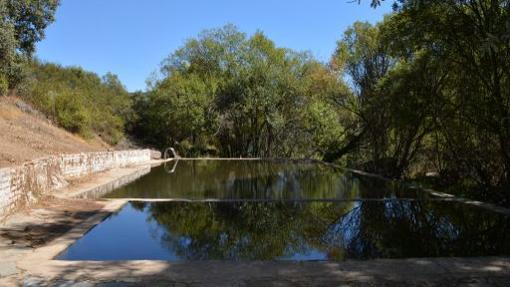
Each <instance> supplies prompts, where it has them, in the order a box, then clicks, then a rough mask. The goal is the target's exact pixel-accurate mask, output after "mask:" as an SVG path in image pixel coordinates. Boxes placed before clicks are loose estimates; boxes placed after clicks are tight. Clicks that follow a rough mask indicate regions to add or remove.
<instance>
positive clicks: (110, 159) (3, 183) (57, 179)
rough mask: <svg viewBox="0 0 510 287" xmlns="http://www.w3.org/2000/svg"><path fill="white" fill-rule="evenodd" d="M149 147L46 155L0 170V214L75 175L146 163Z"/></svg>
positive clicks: (16, 207)
mask: <svg viewBox="0 0 510 287" xmlns="http://www.w3.org/2000/svg"><path fill="white" fill-rule="evenodd" d="M150 160H151V152H150V150H148V149H147V150H126V151H105V152H93V153H80V154H65V155H59V156H50V157H46V158H41V159H37V160H33V161H30V162H27V163H25V164H23V165H21V166H17V167H13V168H3V169H0V217H3V216H5V215H8V214H10V213H12V212H15V211H17V210H19V209H21V208H23V207H25V206H27V205H28V204H30V203H32V202H34V201H35V200H37V199H38V198H39V197H40V196H42V195H44V194H45V193H48V192H51V191H53V190H56V189H59V188H61V187H64V186H66V185H67V181H66V180H68V179H73V178H79V177H82V176H86V175H89V174H92V173H96V172H101V171H105V170H109V169H113V168H119V167H126V166H130V165H137V164H143V163H148V162H150Z"/></svg>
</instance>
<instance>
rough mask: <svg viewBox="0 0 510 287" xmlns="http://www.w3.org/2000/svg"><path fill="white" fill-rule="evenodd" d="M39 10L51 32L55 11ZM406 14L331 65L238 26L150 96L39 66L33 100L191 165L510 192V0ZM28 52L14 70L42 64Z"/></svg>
mask: <svg viewBox="0 0 510 287" xmlns="http://www.w3.org/2000/svg"><path fill="white" fill-rule="evenodd" d="M7 2H8V3H11V4H10V6H9V5H7V6H6V7H10V9H11V10H13V9H14V10H16V9H15V8H16V7H17V6H15V5H14V4H12V3H16V1H7ZM21 2H22V3H29V2H30V1H28V2H24V1H21ZM36 2H39V3H46V4H47V9H46V10H45V11H49V12H48V15H49V16H48V15H46V14H44V13H43V14H42V15H46V16H47V17H46V18H44V19H46V20H47V21H51V20H52V16H51V15H52V14H51V11H52V10H51V9H52V8H54V6H53V4H54V3H55V1H49V0H46V1H43V0H40V1H36ZM379 2H380V1H377V0H374V1H371V3H372V4H373V5H374V6H377V5H378V4H379ZM394 4H395V5H394V12H393V13H392V14H391V15H388V16H387V17H386V18H385V19H384V21H382V22H381V23H378V24H375V25H371V24H369V23H360V22H357V23H354V24H353V25H352V26H351V27H350V28H349V29H347V31H345V33H344V35H343V36H340V35H339V37H340V40H339V41H338V44H337V49H336V51H335V52H334V54H333V55H332V57H331V61H329V62H328V63H322V62H320V61H317V60H316V59H314V58H313V57H312V56H311V55H310V54H308V53H300V52H295V51H292V50H289V49H285V48H281V47H277V46H276V45H275V43H274V42H272V41H271V40H270V39H268V38H267V37H266V36H265V35H264V34H263V33H262V32H257V33H255V34H253V35H246V34H244V33H242V32H240V31H238V30H237V29H236V28H235V27H234V26H231V25H227V26H225V27H222V28H219V29H213V30H207V31H204V32H203V33H201V34H200V35H198V37H196V38H194V39H191V40H189V41H187V42H186V43H185V44H184V45H183V46H182V47H181V48H180V49H178V50H177V51H175V52H174V53H172V54H171V55H170V56H169V57H168V58H167V59H165V60H164V62H163V64H162V66H161V73H160V75H159V77H156V78H154V79H151V80H150V84H149V86H148V89H147V91H146V92H138V93H135V94H132V95H129V94H127V92H126V91H125V89H124V88H123V87H122V85H121V84H120V82H119V81H118V79H117V78H116V77H115V76H113V75H107V76H105V77H104V78H103V79H101V78H99V77H97V76H96V75H93V74H91V73H87V72H84V71H82V70H80V69H79V68H62V67H58V66H55V65H52V64H41V63H37V62H32V63H33V64H32V65H31V66H32V68H33V69H32V70H31V72H28V74H29V76H28V79H30V75H31V76H32V79H34V80H35V83H34V82H32V84H30V85H29V86H30V88H28V89H26V90H28V91H29V92H28V95H29V96H30V97H31V99H32V102H33V103H35V104H36V105H37V106H38V107H39V108H41V109H42V110H43V111H44V112H45V113H46V114H48V115H49V116H50V117H54V118H55V120H56V122H57V123H59V124H60V125H62V126H63V127H65V128H67V129H69V130H71V131H74V132H80V133H85V134H86V133H87V131H93V132H96V133H100V134H102V135H103V136H104V137H105V138H107V139H108V141H109V142H112V143H114V142H116V141H117V140H118V138H119V137H121V136H122V134H123V133H129V134H131V135H134V136H136V137H137V138H138V139H139V140H140V141H142V142H144V143H146V144H148V145H152V146H154V147H157V148H161V149H162V148H165V147H167V146H174V147H176V148H177V149H178V151H179V152H180V153H181V154H182V155H184V156H202V155H211V156H227V157H239V156H242V157H295V158H299V157H310V158H317V159H322V160H327V161H334V162H337V163H340V164H343V165H346V166H351V167H356V168H361V169H364V170H367V171H371V172H376V173H379V174H383V175H386V176H389V177H393V178H417V177H420V176H422V175H425V174H426V173H427V172H434V174H436V173H437V174H438V179H437V182H436V184H439V185H442V186H461V187H463V188H464V190H468V189H470V188H478V190H480V187H482V192H478V193H479V194H483V195H487V194H488V193H489V191H490V190H491V189H492V188H502V187H509V186H510V1H508V0H499V1H492V0H465V1H460V0H398V1H394ZM27 5H29V4H27ZM0 7H1V6H0ZM2 9H4V8H2ZM7 10H9V9H7ZM7 10H5V9H4V10H1V9H0V11H3V12H1V13H6V12H5V11H7ZM23 11H30V10H23ZM9 13H10V12H9ZM340 14H341V11H339V17H341V15H340ZM13 15H16V13H14V14H13ZM38 15H39V14H38ZM12 19H21V18H19V17H18V18H16V17H14V16H13V17H12ZM38 23H45V22H44V21H43V22H38ZM2 25H3V26H0V31H3V30H2V29H5V27H7V26H8V25H7V26H6V24H5V23H4V24H2ZM39 26H40V27H39ZM39 26H37V27H36V28H38V30H37V31H38V32H40V33H42V31H43V28H44V27H45V25H39ZM43 26H44V27H43ZM13 27H35V26H30V25H28V26H26V25H25V26H23V25H20V26H16V25H14V26H13ZM39 28H40V29H39ZM7 34H8V33H7ZM7 34H6V33H3V32H2V33H0V37H6V36H5V35H7ZM14 35H19V33H18V32H17V34H16V33H15V34H14ZM31 35H34V33H32V34H31ZM35 35H38V34H37V33H36V34H35ZM39 38H40V37H39ZM39 38H37V37H35V39H34V40H38V39H39ZM13 43H14V42H13ZM18 46H19V47H18V48H17V49H15V51H14V52H13V53H11V54H12V55H14V56H13V57H11V58H9V57H10V56H9V57H7V58H8V59H15V60H16V59H18V58H23V57H22V56H27V55H29V54H30V51H31V49H25V48H23V47H29V46H27V45H26V43H25V44H22V43H21V42H20V44H19V45H18ZM13 47H16V44H13ZM2 49H4V50H5V48H4V46H2ZM4 50H2V51H0V52H1V53H2V54H1V55H2V60H4V58H5V57H6V56H4V55H11V54H8V53H7V54H6V53H5V52H4ZM32 50H33V49H32ZM27 57H28V56H27ZM6 62H8V61H3V62H2V64H1V65H3V66H2V70H1V72H0V75H2V77H0V87H1V85H2V81H3V82H4V83H7V84H8V86H9V88H11V89H12V88H15V87H16V85H15V83H18V82H21V81H19V80H18V78H17V76H18V75H21V74H22V73H17V72H13V71H17V70H16V69H17V68H18V67H19V65H17V64H16V63H19V62H17V61H13V62H12V63H11V64H10V66H9V65H6V64H5V63H6ZM5 67H8V68H5ZM28 82H30V81H28ZM499 194H505V195H508V194H510V193H508V192H505V193H499ZM507 197H508V196H507Z"/></svg>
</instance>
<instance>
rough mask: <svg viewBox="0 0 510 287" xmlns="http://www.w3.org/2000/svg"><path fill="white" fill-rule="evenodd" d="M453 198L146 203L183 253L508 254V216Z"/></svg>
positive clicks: (166, 239)
mask: <svg viewBox="0 0 510 287" xmlns="http://www.w3.org/2000/svg"><path fill="white" fill-rule="evenodd" d="M461 207H462V206H458V205H455V204H452V203H438V202H435V203H431V202H416V201H413V202H411V201H386V202H348V203H318V202H315V203H306V204H305V203H170V204H162V203H158V204H148V206H147V208H148V209H147V210H148V211H149V212H150V214H151V220H155V221H156V222H157V223H158V224H159V225H160V227H161V228H163V229H164V230H165V232H162V234H163V235H162V236H161V241H162V243H163V244H164V245H165V246H167V247H168V248H169V249H171V250H172V251H173V252H175V253H176V254H177V255H179V256H181V257H183V258H186V259H206V258H207V259H236V258H239V259H273V258H276V257H282V256H292V255H293V254H295V253H300V254H306V252H307V251H310V250H313V249H315V250H320V251H323V252H325V253H326V254H327V257H328V258H329V259H337V260H338V259H342V258H374V257H386V258H394V257H426V256H478V255H508V254H510V248H509V246H510V243H509V242H510V241H509V239H510V238H509V237H510V236H509V230H508V228H509V220H508V219H507V218H505V217H504V216H499V215H497V214H494V213H488V212H484V211H483V210H480V209H470V210H465V209H464V208H461Z"/></svg>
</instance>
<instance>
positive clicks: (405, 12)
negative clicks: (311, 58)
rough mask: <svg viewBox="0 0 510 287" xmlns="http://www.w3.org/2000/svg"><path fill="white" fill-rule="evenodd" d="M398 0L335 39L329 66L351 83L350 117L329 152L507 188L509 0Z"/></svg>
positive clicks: (380, 167) (393, 170)
mask: <svg viewBox="0 0 510 287" xmlns="http://www.w3.org/2000/svg"><path fill="white" fill-rule="evenodd" d="M398 2H399V5H397V7H396V8H397V9H396V12H395V13H393V14H392V15H390V16H388V17H386V19H385V20H384V21H383V22H382V23H379V24H377V25H375V26H373V25H370V24H367V23H355V24H354V25H353V26H352V27H351V28H350V29H348V30H347V31H346V33H345V35H344V37H343V39H342V40H341V41H340V42H339V43H338V48H337V50H336V52H335V55H334V56H333V59H332V65H333V67H335V69H336V70H337V71H338V72H339V73H341V74H342V75H344V76H347V77H348V78H349V79H351V80H352V83H353V87H354V92H355V97H354V98H353V99H352V102H353V104H352V105H350V106H349V107H347V106H346V108H348V109H349V110H351V111H352V112H353V115H354V121H355V122H356V124H355V125H353V126H352V127H353V128H352V129H349V135H347V136H346V137H345V141H343V142H341V143H340V144H339V145H338V147H337V150H336V151H335V152H333V153H332V155H333V156H332V159H335V158H349V160H350V162H349V163H350V164H351V165H355V166H356V165H357V166H360V167H362V168H365V169H368V170H371V171H374V172H379V173H382V174H386V175H388V176H392V177H402V176H416V175H420V174H424V173H425V172H427V171H437V172H439V174H440V175H441V180H440V183H441V184H444V185H452V184H461V185H463V186H464V187H466V186H467V187H478V190H480V189H479V187H480V186H482V187H483V189H486V190H488V189H490V188H491V187H502V186H508V185H509V184H510V105H509V103H510V89H508V87H510V56H509V55H510V41H509V40H510V37H509V35H510V25H509V23H510V10H509V7H510V6H509V5H510V2H509V1H489V0H469V1H442V0H441V1H439V0H428V1H424V0H421V1H412V0H408V1H398ZM483 189H482V190H483ZM478 194H487V193H485V192H478Z"/></svg>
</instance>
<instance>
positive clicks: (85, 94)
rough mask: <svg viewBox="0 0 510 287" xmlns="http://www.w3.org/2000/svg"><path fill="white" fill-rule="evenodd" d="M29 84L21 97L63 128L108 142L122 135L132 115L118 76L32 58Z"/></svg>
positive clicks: (114, 140)
mask: <svg viewBox="0 0 510 287" xmlns="http://www.w3.org/2000/svg"><path fill="white" fill-rule="evenodd" d="M31 70H32V71H31V78H32V81H31V85H30V88H29V90H28V91H27V93H26V94H25V95H24V97H25V98H26V99H27V100H28V101H29V102H31V103H32V104H33V105H34V106H35V107H37V108H38V109H39V110H41V111H42V112H43V113H45V114H46V115H48V116H49V117H50V118H51V119H53V120H54V121H55V122H56V123H57V124H59V125H60V126H62V127H63V128H65V129H67V130H69V131H71V132H74V133H79V134H81V135H84V136H90V135H92V134H93V133H95V134H98V135H99V136H100V137H101V138H102V139H103V140H105V141H106V142H108V143H110V144H115V143H117V142H118V141H119V140H120V139H121V138H122V137H123V135H124V124H125V122H127V121H129V120H131V118H132V117H133V115H132V110H131V104H132V102H131V98H130V96H129V93H128V92H127V91H126V90H125V88H124V87H123V86H122V84H121V83H120V81H119V80H118V78H117V76H115V75H113V74H110V73H109V74H107V75H105V76H104V77H103V78H100V77H98V76H97V75H96V74H94V73H91V72H87V71H84V70H83V69H81V68H76V67H69V68H64V67H61V66H59V65H55V64H49V63H40V62H38V61H34V62H33V63H32V65H31Z"/></svg>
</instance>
